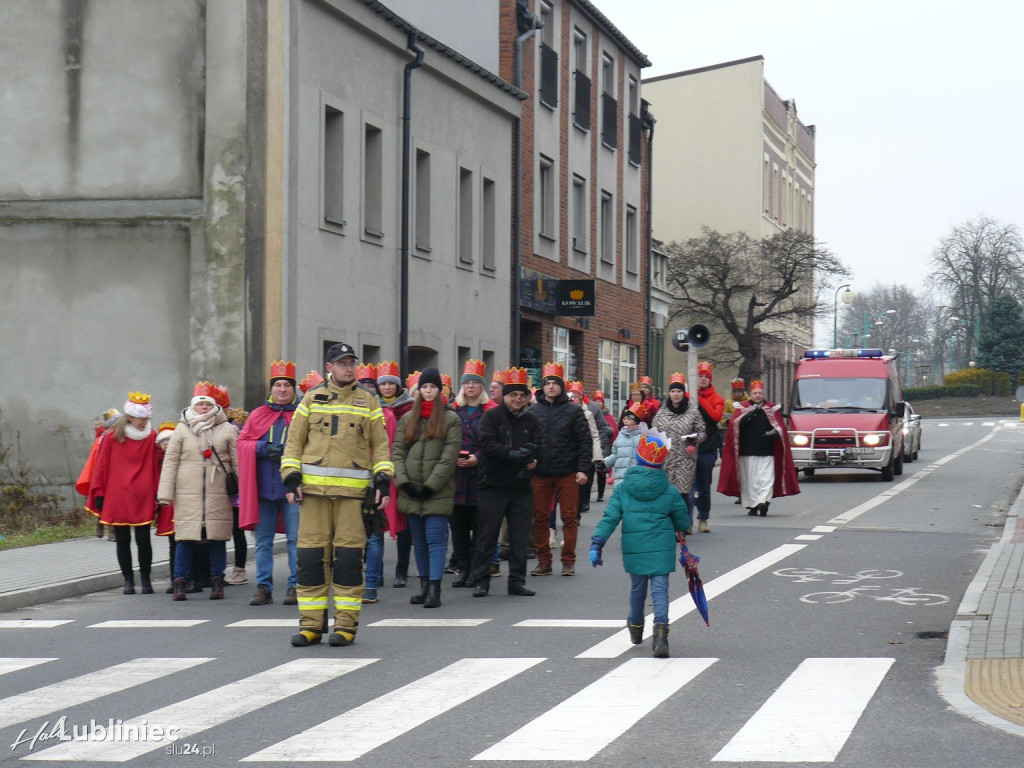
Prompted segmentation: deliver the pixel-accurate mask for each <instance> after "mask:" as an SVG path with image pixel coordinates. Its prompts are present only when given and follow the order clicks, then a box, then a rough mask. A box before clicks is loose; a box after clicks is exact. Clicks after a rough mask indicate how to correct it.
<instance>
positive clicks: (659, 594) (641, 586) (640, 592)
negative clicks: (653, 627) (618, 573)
mask: <svg viewBox="0 0 1024 768" xmlns="http://www.w3.org/2000/svg"><path fill="white" fill-rule="evenodd" d="M629 578H630V579H632V584H631V586H630V588H629V623H630V624H642V623H643V620H644V603H645V602H646V601H647V582H648V581H650V582H651V604H652V605H653V606H654V623H655V624H668V574H667V573H659V574H656V575H654V576H637V575H636V574H633V573H631V574H629Z"/></svg>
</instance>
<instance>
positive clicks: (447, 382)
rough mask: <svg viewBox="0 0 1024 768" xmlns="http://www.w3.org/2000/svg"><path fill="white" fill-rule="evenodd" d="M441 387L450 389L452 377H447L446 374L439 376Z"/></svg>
mask: <svg viewBox="0 0 1024 768" xmlns="http://www.w3.org/2000/svg"><path fill="white" fill-rule="evenodd" d="M441 386H442V387H448V389H451V388H452V377H451V376H449V375H448V374H447V373H442V374H441Z"/></svg>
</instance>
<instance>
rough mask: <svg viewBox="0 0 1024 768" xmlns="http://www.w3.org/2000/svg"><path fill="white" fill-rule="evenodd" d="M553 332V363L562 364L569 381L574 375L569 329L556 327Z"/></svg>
mask: <svg viewBox="0 0 1024 768" xmlns="http://www.w3.org/2000/svg"><path fill="white" fill-rule="evenodd" d="M552 331H553V333H552V341H551V362H553V363H561V364H562V370H563V371H565V374H566V380H568V379H569V377H570V376H571V375H572V374H571V373H570V365H569V363H570V352H571V350H570V348H569V329H568V328H560V327H559V326H557V325H556V326H555V327H554V328H553V329H552Z"/></svg>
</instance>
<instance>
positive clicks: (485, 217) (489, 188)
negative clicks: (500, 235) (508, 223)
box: [480, 177, 498, 272]
mask: <svg viewBox="0 0 1024 768" xmlns="http://www.w3.org/2000/svg"><path fill="white" fill-rule="evenodd" d="M494 196H495V190H494V181H492V180H491V179H488V178H486V177H485V178H484V188H483V203H482V208H481V211H480V214H481V215H480V218H481V226H480V259H481V261H482V265H481V266H483V268H484V269H486V270H489V271H492V272H493V271H494V269H495V264H494V254H495V249H496V247H497V244H496V242H495V235H496V232H495V225H496V221H497V214H498V209H497V205H496V202H495V199H494Z"/></svg>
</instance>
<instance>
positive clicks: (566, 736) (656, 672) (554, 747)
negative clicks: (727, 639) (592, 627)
mask: <svg viewBox="0 0 1024 768" xmlns="http://www.w3.org/2000/svg"><path fill="white" fill-rule="evenodd" d="M715 661H717V659H667V660H666V659H630V660H629V661H627V662H626V663H625V664H622V665H621V666H619V667H618V668H616V669H614V670H612V671H611V672H609V673H608V674H607V675H605V676H604V677H602V678H601V679H600V680H598V681H596V682H594V683H591V684H590V685H588V686H587V687H586V688H584V689H583V690H582V691H580V692H579V693H577V694H575V695H573V696H570V697H569V698H568V699H566V700H565V701H563V702H562V703H561V704H559V705H558V706H556V707H554V708H552V709H550V710H548V711H547V712H545V713H544V714H543V715H541V716H540V717H538V718H537V719H536V720H534V721H533V722H531V723H529V724H527V725H525V726H523V727H522V728H520V729H519V730H518V731H516V732H515V733H513V734H512V735H511V736H508V737H507V738H504V739H502V740H501V741H499V742H498V743H497V744H495V745H494V746H493V747H491V748H490V749H486V750H484V751H483V752H481V753H480V754H479V755H477V756H476V757H474V758H473V759H474V760H589V759H590V758H592V757H593V756H594V755H596V754H597V753H598V752H600V751H601V750H602V749H604V748H605V747H606V746H608V745H609V744H610V743H611V742H612V741H614V740H615V739H617V738H618V737H619V736H621V735H622V734H623V733H625V732H626V731H627V730H629V729H630V728H631V727H633V725H634V724H636V722H637V721H638V720H639V719H640V718H641V717H643V716H644V715H646V714H647V713H648V712H650V711H651V710H653V709H654V708H655V707H656V706H658V705H659V704H661V702H663V701H664V700H665V699H667V698H668V697H669V696H671V695H672V694H673V693H675V692H676V691H678V690H679V689H680V688H682V687H683V686H684V685H686V684H687V683H688V682H690V681H691V680H692V679H693V678H695V677H696V676H697V675H699V674H700V673H701V672H703V671H704V670H705V669H707V668H708V667H710V666H711V665H712V664H714V663H715Z"/></svg>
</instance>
